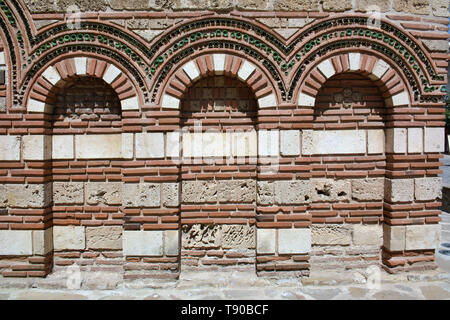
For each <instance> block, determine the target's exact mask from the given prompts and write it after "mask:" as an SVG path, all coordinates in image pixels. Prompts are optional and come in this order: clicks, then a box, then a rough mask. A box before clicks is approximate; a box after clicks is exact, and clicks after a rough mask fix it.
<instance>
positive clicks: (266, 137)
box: [258, 130, 279, 156]
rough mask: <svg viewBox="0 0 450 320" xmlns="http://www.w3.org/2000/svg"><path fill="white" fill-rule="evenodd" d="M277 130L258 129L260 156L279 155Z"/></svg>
mask: <svg viewBox="0 0 450 320" xmlns="http://www.w3.org/2000/svg"><path fill="white" fill-rule="evenodd" d="M278 145H279V131H278V130H260V131H258V154H259V155H260V156H278V155H279V146H278Z"/></svg>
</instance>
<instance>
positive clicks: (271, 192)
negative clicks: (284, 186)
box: [257, 181, 275, 205]
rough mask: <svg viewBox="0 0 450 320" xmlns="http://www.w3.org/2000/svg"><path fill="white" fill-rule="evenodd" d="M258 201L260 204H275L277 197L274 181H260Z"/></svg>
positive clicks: (258, 184)
mask: <svg viewBox="0 0 450 320" xmlns="http://www.w3.org/2000/svg"><path fill="white" fill-rule="evenodd" d="M257 189H258V192H257V203H258V204H259V205H264V204H273V203H274V197H275V183H274V182H272V181H258V183H257Z"/></svg>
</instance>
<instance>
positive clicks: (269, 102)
mask: <svg viewBox="0 0 450 320" xmlns="http://www.w3.org/2000/svg"><path fill="white" fill-rule="evenodd" d="M258 106H259V107H260V108H271V107H276V106H278V103H277V97H276V96H275V94H273V93H271V94H269V95H267V96H264V97H262V98H259V99H258Z"/></svg>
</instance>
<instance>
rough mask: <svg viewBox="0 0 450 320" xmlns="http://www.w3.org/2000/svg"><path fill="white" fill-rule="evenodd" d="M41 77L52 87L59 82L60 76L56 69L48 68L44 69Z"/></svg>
mask: <svg viewBox="0 0 450 320" xmlns="http://www.w3.org/2000/svg"><path fill="white" fill-rule="evenodd" d="M42 76H43V77H44V78H45V79H47V80H48V82H50V83H51V84H52V85H55V84H57V83H58V81H59V80H61V76H60V75H59V73H58V70H56V68H54V67H52V66H50V67H48V68H47V69H45V71H44V73H42Z"/></svg>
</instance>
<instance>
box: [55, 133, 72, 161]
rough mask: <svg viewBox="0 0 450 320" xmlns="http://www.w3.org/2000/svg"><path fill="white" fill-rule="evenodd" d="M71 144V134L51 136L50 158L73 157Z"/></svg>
mask: <svg viewBox="0 0 450 320" xmlns="http://www.w3.org/2000/svg"><path fill="white" fill-rule="evenodd" d="M73 146H74V136H73V135H54V136H52V159H73V158H74V150H73Z"/></svg>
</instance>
